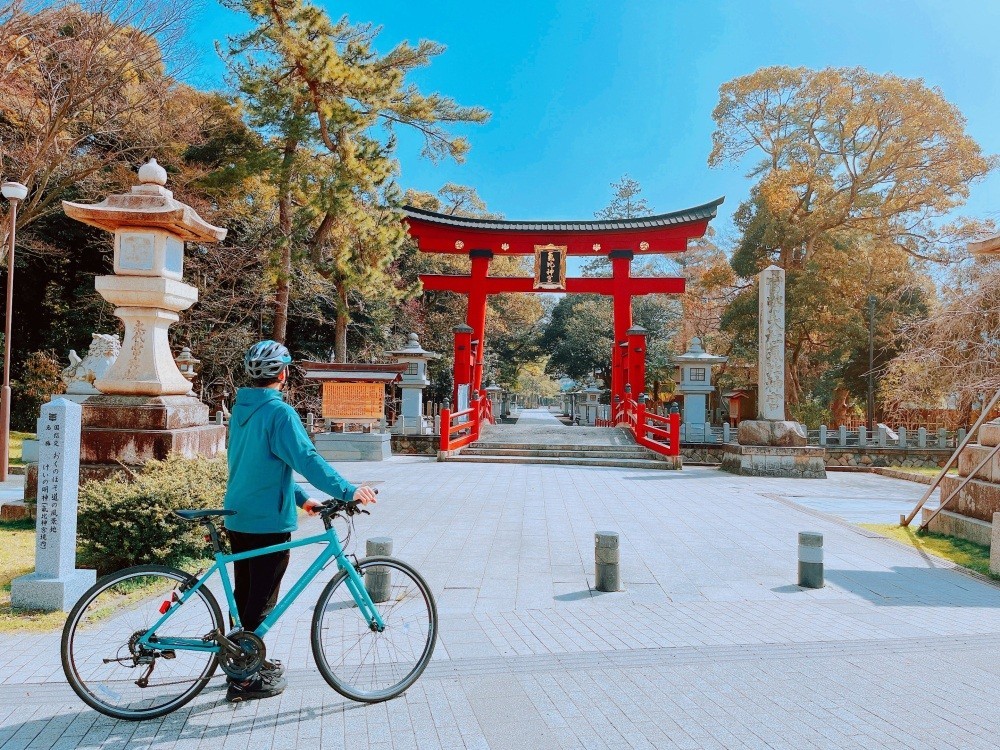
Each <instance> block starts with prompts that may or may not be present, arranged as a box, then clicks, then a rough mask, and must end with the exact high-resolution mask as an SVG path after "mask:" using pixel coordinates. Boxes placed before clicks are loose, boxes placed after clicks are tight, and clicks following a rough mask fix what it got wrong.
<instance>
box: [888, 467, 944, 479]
mask: <svg viewBox="0 0 1000 750" xmlns="http://www.w3.org/2000/svg"><path fill="white" fill-rule="evenodd" d="M889 468H891V469H893V470H894V471H905V472H908V473H910V474H922V475H923V476H925V477H936V476H937V475H938V473H939V472H940V471H941V469H928V468H925V467H922V466H891V467H889ZM948 476H958V469H956V468H951V469H948Z"/></svg>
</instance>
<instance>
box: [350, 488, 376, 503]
mask: <svg viewBox="0 0 1000 750" xmlns="http://www.w3.org/2000/svg"><path fill="white" fill-rule="evenodd" d="M376 492H377V490H375V488H373V487H369V486H368V485H366V484H363V485H361V486H360V487H358V488H357V489H356V490H355V491H354V497H353V498H352V499H353V500H354V502H356V503H361V504H362V505H371V504H372V503H374V502H375V495H376Z"/></svg>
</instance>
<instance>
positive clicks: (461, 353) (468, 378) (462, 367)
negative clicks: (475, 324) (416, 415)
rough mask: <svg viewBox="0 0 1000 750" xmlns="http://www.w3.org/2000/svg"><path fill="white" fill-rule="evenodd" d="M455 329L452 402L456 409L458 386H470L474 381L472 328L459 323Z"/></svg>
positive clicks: (457, 404)
mask: <svg viewBox="0 0 1000 750" xmlns="http://www.w3.org/2000/svg"><path fill="white" fill-rule="evenodd" d="M454 331H455V363H454V369H453V371H452V372H453V374H454V378H453V380H454V387H453V389H452V399H451V403H452V405H453V406H454V407H455V409H456V410H457V409H459V408H460V406H459V401H458V388H459V386H462V385H468V386H470V390H471V382H472V328H471V327H470V326H467V325H457V326H455V328H454Z"/></svg>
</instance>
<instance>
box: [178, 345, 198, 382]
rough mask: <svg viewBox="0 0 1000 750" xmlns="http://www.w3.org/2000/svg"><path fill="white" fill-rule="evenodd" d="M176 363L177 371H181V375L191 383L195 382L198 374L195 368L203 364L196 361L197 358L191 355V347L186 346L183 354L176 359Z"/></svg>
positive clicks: (182, 351) (182, 350)
mask: <svg viewBox="0 0 1000 750" xmlns="http://www.w3.org/2000/svg"><path fill="white" fill-rule="evenodd" d="M174 362H176V363H177V369H179V370H180V371H181V375H183V376H184V377H186V378H187V379H188V382H189V383H190V382H191V381H192V380H194V378H195V375H197V374H198V371H197V370H196V369H195V367H196V366H197V365H198V364H199V363H200V362H201V360H200V359H195V356H194V355H193V354H192V353H191V347H189V346H185V347H184V348H183V349H181V353H180V354H178V355H177V356H176V357H175V358H174Z"/></svg>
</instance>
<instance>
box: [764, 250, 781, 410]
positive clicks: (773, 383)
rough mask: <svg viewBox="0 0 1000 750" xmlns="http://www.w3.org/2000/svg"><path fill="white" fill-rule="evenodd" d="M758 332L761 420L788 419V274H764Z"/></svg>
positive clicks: (771, 271)
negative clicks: (786, 349)
mask: <svg viewBox="0 0 1000 750" xmlns="http://www.w3.org/2000/svg"><path fill="white" fill-rule="evenodd" d="M758 297H759V300H760V301H759V307H760V309H759V315H760V317H759V326H760V327H759V330H758V332H757V383H758V393H757V419H769V420H778V421H780V420H783V419H784V418H785V271H784V269H782V268H779V267H778V266H768V267H767V268H765V269H764V270H763V271H761V274H760V293H759V295H758Z"/></svg>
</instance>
